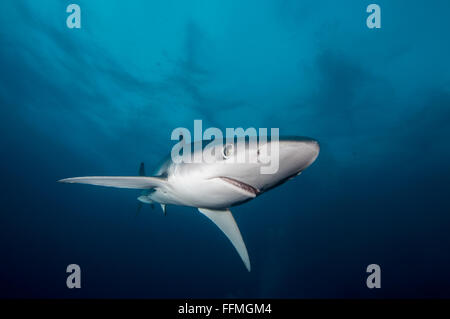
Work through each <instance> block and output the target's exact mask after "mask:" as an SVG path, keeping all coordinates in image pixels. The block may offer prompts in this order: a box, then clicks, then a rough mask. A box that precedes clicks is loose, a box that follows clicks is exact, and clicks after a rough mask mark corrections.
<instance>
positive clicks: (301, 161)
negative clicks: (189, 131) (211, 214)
mask: <svg viewBox="0 0 450 319" xmlns="http://www.w3.org/2000/svg"><path fill="white" fill-rule="evenodd" d="M319 149H320V147H319V143H318V142H317V141H316V140H314V139H311V138H307V137H284V138H280V139H279V140H278V139H277V140H274V139H272V140H269V141H261V140H259V141H256V140H254V141H252V140H251V139H247V140H241V141H239V140H235V141H233V142H231V143H226V144H217V145H214V144H213V143H210V144H206V145H205V143H204V144H203V146H202V148H201V149H200V148H199V149H198V150H197V151H195V150H194V148H193V153H192V154H191V159H192V161H193V162H194V163H189V164H182V165H181V166H180V167H178V170H179V173H181V172H182V171H185V173H186V174H193V175H195V177H198V178H203V179H216V178H220V179H223V180H224V181H226V182H228V183H232V184H233V185H234V186H237V187H241V188H243V189H245V190H246V191H249V192H252V193H254V195H255V196H256V195H258V194H260V193H262V192H264V191H267V190H269V189H271V188H273V187H275V186H278V185H280V184H282V183H284V182H285V181H287V180H289V179H290V178H292V177H295V176H296V175H298V174H300V173H301V172H302V171H303V170H305V169H306V168H307V167H308V166H310V165H311V164H312V163H313V162H314V161H315V160H316V158H317V156H318V155H319ZM196 156H197V162H195V157H196ZM200 158H201V163H199V162H198V160H199V159H200Z"/></svg>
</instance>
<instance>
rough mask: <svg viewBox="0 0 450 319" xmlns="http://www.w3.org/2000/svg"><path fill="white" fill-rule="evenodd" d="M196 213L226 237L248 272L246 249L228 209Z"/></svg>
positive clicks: (204, 210) (248, 262)
mask: <svg viewBox="0 0 450 319" xmlns="http://www.w3.org/2000/svg"><path fill="white" fill-rule="evenodd" d="M198 211H199V212H200V213H202V214H203V215H205V216H206V217H208V218H209V219H210V220H211V221H212V222H213V223H214V224H216V226H217V227H219V229H220V230H221V231H222V232H223V233H224V234H225V236H227V238H228V239H229V240H230V241H231V243H232V244H233V246H234V248H236V250H237V252H238V254H239V256H241V259H242V261H243V262H244V264H245V267H246V268H247V270H248V271H250V259H249V258H248V252H247V247H245V243H244V240H243V239H242V235H241V232H240V231H239V227H238V226H237V224H236V221H235V220H234V217H233V215H232V214H231V212H230V210H229V209H224V210H212V209H206V208H199V209H198Z"/></svg>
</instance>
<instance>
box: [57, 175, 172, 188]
mask: <svg viewBox="0 0 450 319" xmlns="http://www.w3.org/2000/svg"><path fill="white" fill-rule="evenodd" d="M58 182H61V183H79V184H89V185H97V186H109V187H118V188H137V189H150V188H155V187H163V186H164V185H165V183H166V180H165V179H164V178H161V177H150V176H149V177H147V176H85V177H72V178H65V179H61V180H59V181H58Z"/></svg>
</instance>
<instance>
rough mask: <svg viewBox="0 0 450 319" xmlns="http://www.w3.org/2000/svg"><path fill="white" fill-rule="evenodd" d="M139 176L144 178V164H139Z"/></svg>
mask: <svg viewBox="0 0 450 319" xmlns="http://www.w3.org/2000/svg"><path fill="white" fill-rule="evenodd" d="M139 176H145V167H144V162H141V165H140V166H139Z"/></svg>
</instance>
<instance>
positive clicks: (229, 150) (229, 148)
mask: <svg viewBox="0 0 450 319" xmlns="http://www.w3.org/2000/svg"><path fill="white" fill-rule="evenodd" d="M233 149H234V145H233V144H226V145H225V146H224V147H223V150H222V155H223V158H224V159H227V158H229V157H230V156H231V155H233Z"/></svg>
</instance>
